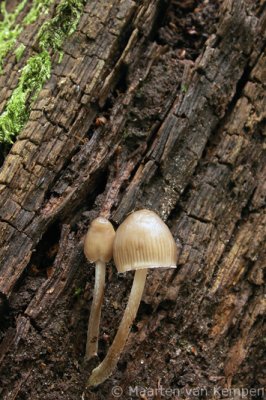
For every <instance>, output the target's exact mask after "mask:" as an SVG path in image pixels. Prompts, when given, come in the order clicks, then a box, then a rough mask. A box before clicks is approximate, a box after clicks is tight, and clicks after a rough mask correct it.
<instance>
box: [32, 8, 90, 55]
mask: <svg viewBox="0 0 266 400" xmlns="http://www.w3.org/2000/svg"><path fill="white" fill-rule="evenodd" d="M84 3H85V1H84V0H63V1H61V3H60V4H59V5H58V7H57V10H56V11H57V12H56V15H55V17H54V18H52V19H51V20H50V21H47V22H45V23H44V24H43V26H42V28H41V29H40V31H39V45H40V48H41V49H43V50H45V49H48V48H50V49H52V50H53V51H60V50H61V47H62V44H63V43H64V41H65V39H66V38H67V37H68V36H70V35H72V33H74V32H75V30H76V29H77V25H78V23H79V19H80V16H81V12H82V9H83V6H84Z"/></svg>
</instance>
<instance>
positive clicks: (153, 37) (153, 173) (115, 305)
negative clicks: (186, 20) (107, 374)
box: [0, 0, 266, 400]
mask: <svg viewBox="0 0 266 400" xmlns="http://www.w3.org/2000/svg"><path fill="white" fill-rule="evenodd" d="M13 3H14V4H15V2H12V3H11V2H10V5H9V6H10V7H11V8H12V7H13ZM206 3H208V2H206ZM56 4H57V3H56ZM56 4H53V5H52V6H51V8H50V9H49V12H48V14H45V15H41V16H40V18H38V19H37V21H36V22H35V23H34V24H31V25H29V26H26V27H25V28H24V29H23V31H22V33H21V34H20V36H19V38H18V41H19V42H20V43H23V44H24V45H25V46H26V51H25V52H24V54H23V56H22V58H21V59H20V60H19V61H17V60H16V58H15V56H14V54H13V53H12V51H11V52H9V53H8V55H7V57H6V59H5V61H4V64H3V73H2V76H1V78H0V87H1V95H0V96H1V97H0V112H3V111H4V110H5V107H6V102H7V100H8V98H9V97H10V95H11V93H12V91H13V90H14V88H15V87H16V85H17V84H18V81H19V73H20V70H21V68H22V67H23V65H25V62H26V60H27V59H28V57H30V56H31V55H32V54H35V53H36V52H38V41H37V32H38V30H39V28H40V26H41V24H42V23H43V22H44V21H46V20H48V19H49V18H52V17H53V16H54V15H55V13H56ZM182 4H183V7H184V10H183V9H182ZM184 4H187V6H185V5H184ZM196 5H198V8H197V9H196ZM176 7H179V8H178V12H182V13H183V14H182V15H185V14H186V13H188V12H189V11H188V10H190V9H191V10H194V12H198V13H200V10H201V8H200V7H203V3H201V2H193V1H187V2H180V3H179V2H177V1H174V0H173V1H160V0H143V1H133V0H114V1H109V0H100V1H99V0H97V1H96V0H90V1H87V2H85V6H84V9H83V12H82V15H81V18H80V21H79V25H78V27H77V30H76V31H75V32H74V33H73V34H72V35H71V36H70V37H69V38H67V39H66V40H65V42H64V46H63V51H64V55H63V59H62V62H61V63H58V54H56V53H51V54H52V74H51V77H50V79H49V80H48V81H47V83H46V84H45V86H44V87H43V89H42V91H41V92H40V94H39V96H38V98H37V99H36V101H35V102H34V104H33V106H32V109H31V112H30V115H29V120H28V121H27V123H26V125H25V126H24V128H23V129H22V131H21V132H20V134H19V135H18V137H17V139H16V141H15V143H14V144H13V146H12V147H11V149H10V151H9V153H8V154H7V155H6V157H5V161H4V163H3V165H2V167H1V170H0V310H1V320H0V326H1V343H0V371H1V372H0V379H1V385H0V397H1V398H3V399H4V400H6V399H8V400H10V399H46V400H47V399H56V400H60V399H62V400H63V399H64V400H67V399H71V400H72V399H80V398H84V399H85V398H88V399H112V398H114V397H115V396H116V393H115V392H114V389H113V388H114V387H116V386H119V387H120V388H121V393H123V394H121V396H120V397H121V398H123V399H131V398H143V399H146V398H152V399H160V398H164V397H166V392H164V391H165V390H169V392H168V393H169V396H168V398H171V399H175V398H181V399H187V398H191V399H202V398H208V399H215V398H218V397H217V396H218V394H219V395H221V393H222V392H221V390H222V389H221V388H223V389H224V390H227V392H224V394H225V393H227V395H226V396H227V398H232V399H238V398H240V397H237V396H239V393H238V392H237V390H239V389H240V388H244V389H247V390H249V392H248V395H249V397H250V398H251V397H252V393H255V394H256V396H257V397H256V398H258V399H259V398H264V397H263V396H265V395H266V393H265V392H263V391H262V387H263V386H265V373H264V372H265V371H264V372H263V332H265V325H264V324H263V316H264V315H265V305H266V304H265V297H264V276H263V273H264V269H265V258H266V257H265V225H266V217H265V186H266V185H265V172H266V164H265V152H264V150H265V62H266V56H265V25H266V18H265V17H266V13H265V4H263V2H259V1H257V2H253V1H249V0H242V1H241V0H225V1H223V2H221V3H220V4H219V19H218V20H217V21H216V20H215V26H214V27H213V33H212V34H211V33H210V31H208V32H207V33H208V39H207V41H206V42H205V43H204V44H203V42H202V44H201V45H199V47H198V49H197V50H198V53H197V51H196V50H195V51H194V50H193V51H192V50H191V52H190V51H189V49H188V46H187V47H186V44H184V43H183V47H184V48H183V50H184V51H185V53H184V52H183V54H181V53H182V52H181V53H180V49H179V48H178V45H176V44H175V41H173V42H172V41H171V40H172V39H173V38H175V36H173V32H174V31H175V29H176V27H177V26H178V23H179V22H180V18H181V17H180V14H178V12H177V11H176ZM186 7H187V8H186ZM179 10H181V11H179ZM195 10H196V11H195ZM197 10H198V11H197ZM23 12H25V13H26V12H27V10H26V9H25V10H24V11H23ZM173 14H174V15H175V17H173ZM202 15H203V17H202V18H203V21H204V23H206V26H207V20H204V13H203V14H202ZM163 16H164V18H162V17H163ZM20 18H22V17H20ZM171 18H175V19H174V20H173V19H171ZM169 20H170V22H169ZM167 24H168V25H167ZM206 29H207V28H206ZM171 35H172V36H171ZM177 37H178V38H179V39H178V40H181V39H180V37H181V33H180V32H178V33H177ZM192 42H193V41H192ZM193 43H194V42H193ZM196 56H197V57H196ZM141 208H149V209H152V210H154V211H156V212H157V213H158V214H159V215H160V216H161V217H162V218H163V220H164V221H166V223H167V224H168V226H169V227H170V228H171V230H172V232H173V235H174V237H175V239H176V242H177V245H178V247H179V251H180V254H179V259H178V268H177V270H175V271H173V270H171V271H162V270H154V271H151V272H149V275H148V278H147V282H146V287H145V293H144V296H143V299H142V303H141V306H140V309H139V312H138V315H137V319H136V321H135V324H134V327H133V329H132V332H131V334H130V337H129V340H128V342H127V345H126V349H125V351H124V353H123V355H122V358H121V360H120V362H119V364H118V368H117V370H116V372H115V374H114V375H113V376H112V377H111V378H110V379H108V380H107V381H106V382H105V383H104V384H102V385H100V386H99V388H98V389H96V390H94V391H91V390H89V389H86V382H87V379H88V377H89V374H90V372H91V370H92V368H93V367H95V366H96V365H97V363H98V360H93V361H92V362H89V363H84V361H83V359H84V352H85V345H86V328H87V321H88V317H89V311H90V304H91V300H92V290H93V285H94V267H93V266H92V265H88V263H87V262H86V260H85V258H84V255H83V237H84V234H85V232H86V230H87V228H88V225H89V223H90V221H91V220H92V219H93V218H94V217H96V216H98V215H99V214H101V215H104V216H106V217H107V218H110V220H111V221H112V222H113V223H114V225H115V226H118V224H120V223H121V222H122V221H123V219H124V218H125V216H126V215H127V214H128V213H129V212H131V211H132V210H135V209H141ZM131 285H132V275H131V274H130V273H128V274H125V275H123V276H120V275H117V274H116V272H115V267H114V265H113V264H112V263H110V265H109V268H108V270H107V285H106V291H105V300H104V304H103V312H102V322H101V334H100V345H99V357H100V359H103V357H104V355H105V354H106V352H107V349H108V346H109V345H110V343H111V342H112V339H113V338H114V336H115V333H116V330H117V327H118V325H119V322H120V320H121V318H122V314H123V310H124V307H125V304H126V302H127V298H128V294H129V292H130V288H131ZM143 388H145V390H144V389H143ZM193 389H194V391H192V390H193ZM132 390H133V391H132ZM148 390H150V391H148ZM196 390H198V392H196ZM251 390H254V392H252V393H251ZM199 391H200V392H199ZM117 393H118V394H119V393H120V392H117ZM204 396H205V397H204ZM226 396H225V397H226ZM117 397H118V396H117Z"/></svg>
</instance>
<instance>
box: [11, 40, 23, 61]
mask: <svg viewBox="0 0 266 400" xmlns="http://www.w3.org/2000/svg"><path fill="white" fill-rule="evenodd" d="M25 49H26V46H25V45H24V44H23V43H20V45H19V46H18V47H17V48H16V50H15V51H14V54H15V56H16V60H17V62H18V61H19V60H20V59H21V57H22V55H23V53H24V51H25Z"/></svg>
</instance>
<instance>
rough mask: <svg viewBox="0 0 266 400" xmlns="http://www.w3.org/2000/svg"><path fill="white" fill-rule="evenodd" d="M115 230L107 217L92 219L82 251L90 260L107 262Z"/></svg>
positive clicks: (111, 251)
mask: <svg viewBox="0 0 266 400" xmlns="http://www.w3.org/2000/svg"><path fill="white" fill-rule="evenodd" d="M114 237H115V230H114V228H113V225H112V224H111V222H110V221H108V219H106V218H103V217H98V218H96V219H94V220H93V221H92V223H91V225H90V227H89V229H88V232H87V234H86V237H85V242H84V253H85V256H86V257H87V259H88V260H89V261H90V262H95V261H102V262H108V261H110V260H111V258H112V255H113V242H114Z"/></svg>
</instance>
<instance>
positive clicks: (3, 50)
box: [0, 0, 27, 70]
mask: <svg viewBox="0 0 266 400" xmlns="http://www.w3.org/2000/svg"><path fill="white" fill-rule="evenodd" d="M26 3H27V0H23V1H21V2H20V4H19V5H18V6H17V7H16V9H15V10H14V11H13V12H12V13H8V12H7V10H6V3H5V1H4V2H3V3H2V4H1V6H0V11H1V14H2V16H3V20H2V21H0V70H1V69H2V63H3V59H4V57H5V56H6V55H7V53H8V52H9V50H11V49H12V47H13V46H14V44H15V43H16V40H17V37H18V35H19V34H20V33H21V31H22V27H21V26H20V25H18V24H16V19H17V16H18V15H19V13H20V12H21V11H22V10H23V8H24V7H25V4H26Z"/></svg>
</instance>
